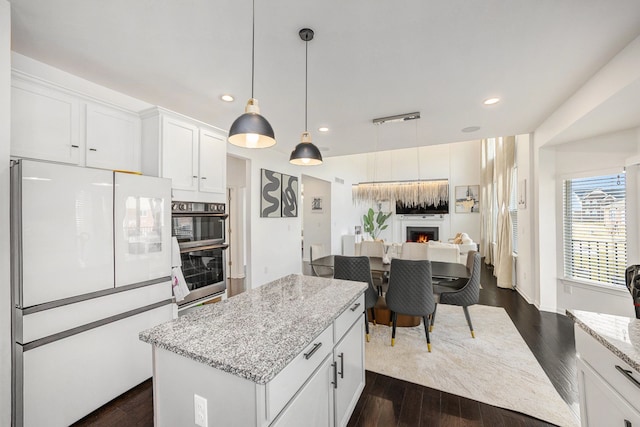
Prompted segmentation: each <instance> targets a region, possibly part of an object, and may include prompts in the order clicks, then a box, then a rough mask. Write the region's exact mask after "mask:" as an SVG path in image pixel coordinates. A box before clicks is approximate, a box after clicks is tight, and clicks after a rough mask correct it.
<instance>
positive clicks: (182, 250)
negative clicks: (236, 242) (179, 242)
mask: <svg viewBox="0 0 640 427" xmlns="http://www.w3.org/2000/svg"><path fill="white" fill-rule="evenodd" d="M228 247H229V245H227V244H226V243H220V244H217V245H206V246H195V247H192V248H180V253H181V254H184V253H187V252H195V251H206V250H209V249H227V248H228Z"/></svg>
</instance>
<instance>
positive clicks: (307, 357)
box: [304, 342, 322, 359]
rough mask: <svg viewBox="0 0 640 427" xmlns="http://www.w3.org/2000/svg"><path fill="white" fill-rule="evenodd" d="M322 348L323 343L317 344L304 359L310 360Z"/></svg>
mask: <svg viewBox="0 0 640 427" xmlns="http://www.w3.org/2000/svg"><path fill="white" fill-rule="evenodd" d="M320 347H322V343H321V342H317V343H315V344H314V345H313V348H312V349H311V350H310V351H309V352H308V353H305V354H304V358H305V359H309V358H310V357H311V356H313V353H315V352H316V351H318V349H319V348H320Z"/></svg>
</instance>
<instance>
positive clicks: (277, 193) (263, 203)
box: [260, 169, 298, 218]
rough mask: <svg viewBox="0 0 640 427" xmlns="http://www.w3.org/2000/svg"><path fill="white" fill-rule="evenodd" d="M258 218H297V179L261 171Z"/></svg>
mask: <svg viewBox="0 0 640 427" xmlns="http://www.w3.org/2000/svg"><path fill="white" fill-rule="evenodd" d="M261 171H262V174H261V183H260V187H261V192H260V216H261V217H262V218H281V217H297V216H298V177H297V176H291V175H285V174H282V173H279V172H274V171H270V170H268V169H261Z"/></svg>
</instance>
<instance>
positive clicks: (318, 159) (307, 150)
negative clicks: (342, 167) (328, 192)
mask: <svg viewBox="0 0 640 427" xmlns="http://www.w3.org/2000/svg"><path fill="white" fill-rule="evenodd" d="M298 34H299V35H300V38H301V39H302V40H304V55H305V61H304V132H302V137H301V138H300V144H298V145H296V148H295V149H294V150H293V151H292V152H291V157H290V158H289V163H291V164H294V165H302V166H314V165H320V164H322V155H321V154H320V150H318V147H316V146H315V145H313V143H312V142H311V133H309V131H308V127H307V108H308V101H307V92H308V83H307V81H308V74H309V41H310V40H313V30H311V29H309V28H303V29H301V30H300V32H299V33H298Z"/></svg>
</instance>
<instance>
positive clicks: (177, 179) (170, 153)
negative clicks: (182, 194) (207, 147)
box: [162, 117, 198, 191]
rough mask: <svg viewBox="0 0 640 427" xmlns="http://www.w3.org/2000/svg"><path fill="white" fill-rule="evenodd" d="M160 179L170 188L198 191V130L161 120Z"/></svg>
mask: <svg viewBox="0 0 640 427" xmlns="http://www.w3.org/2000/svg"><path fill="white" fill-rule="evenodd" d="M162 177H163V178H171V181H172V184H171V186H172V188H175V189H177V190H190V191H196V190H197V189H198V186H197V183H198V128H197V127H196V126H193V125H191V124H189V123H185V122H181V121H179V120H175V119H172V118H169V117H164V118H163V119H162Z"/></svg>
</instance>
